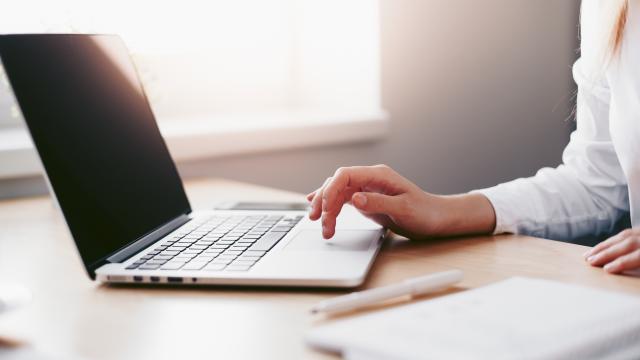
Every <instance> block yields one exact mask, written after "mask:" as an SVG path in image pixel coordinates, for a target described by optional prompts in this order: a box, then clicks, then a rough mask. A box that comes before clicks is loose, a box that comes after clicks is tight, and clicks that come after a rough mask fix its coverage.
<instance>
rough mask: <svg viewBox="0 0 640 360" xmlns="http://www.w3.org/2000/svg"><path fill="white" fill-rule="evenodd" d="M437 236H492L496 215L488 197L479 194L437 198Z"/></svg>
mask: <svg viewBox="0 0 640 360" xmlns="http://www.w3.org/2000/svg"><path fill="white" fill-rule="evenodd" d="M434 202H435V203H436V204H435V206H434V207H433V210H434V211H435V214H434V218H435V219H436V220H435V222H434V223H435V224H437V226H436V227H435V229H434V234H433V235H436V236H450V235H467V234H491V233H493V230H494V229H495V226H496V214H495V211H494V209H493V206H492V205H491V202H490V201H489V199H487V197H485V196H484V195H482V194H478V193H471V194H460V195H446V196H441V195H438V196H435V198H434Z"/></svg>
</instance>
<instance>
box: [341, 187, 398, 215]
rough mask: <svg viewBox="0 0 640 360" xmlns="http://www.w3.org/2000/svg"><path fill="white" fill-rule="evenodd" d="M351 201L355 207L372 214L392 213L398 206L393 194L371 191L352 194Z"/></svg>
mask: <svg viewBox="0 0 640 360" xmlns="http://www.w3.org/2000/svg"><path fill="white" fill-rule="evenodd" d="M351 203H352V204H353V205H354V206H355V207H356V209H358V210H360V211H363V212H366V213H372V214H386V215H393V214H394V213H395V212H396V210H397V208H398V201H397V199H395V197H394V196H389V195H383V194H378V193H371V192H358V193H355V194H353V197H352V198H351Z"/></svg>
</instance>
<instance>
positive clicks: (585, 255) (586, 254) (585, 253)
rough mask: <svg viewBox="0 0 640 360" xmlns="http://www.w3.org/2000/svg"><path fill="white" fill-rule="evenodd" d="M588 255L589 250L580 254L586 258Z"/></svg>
mask: <svg viewBox="0 0 640 360" xmlns="http://www.w3.org/2000/svg"><path fill="white" fill-rule="evenodd" d="M589 254H591V250H587V251H585V252H584V254H582V257H583V258H586V257H587V256H589Z"/></svg>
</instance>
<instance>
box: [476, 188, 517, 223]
mask: <svg viewBox="0 0 640 360" xmlns="http://www.w3.org/2000/svg"><path fill="white" fill-rule="evenodd" d="M469 193H470V194H482V195H484V196H485V197H486V198H487V199H489V202H490V203H491V205H492V206H493V210H494V211H495V213H496V227H495V229H494V230H493V234H494V235H496V234H504V233H511V234H516V233H517V227H516V222H517V219H516V217H515V211H513V209H511V201H509V198H510V196H509V194H506V193H505V191H504V189H501V186H500V185H498V186H494V187H490V188H486V189H479V190H473V191H471V192H469Z"/></svg>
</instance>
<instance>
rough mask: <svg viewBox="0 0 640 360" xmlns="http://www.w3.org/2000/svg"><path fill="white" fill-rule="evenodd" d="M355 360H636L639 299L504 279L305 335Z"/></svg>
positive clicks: (639, 339) (639, 333)
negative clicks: (603, 359)
mask: <svg viewBox="0 0 640 360" xmlns="http://www.w3.org/2000/svg"><path fill="white" fill-rule="evenodd" d="M307 341H308V343H309V344H310V345H311V346H314V347H318V348H323V349H326V350H332V351H339V352H342V353H343V354H344V355H345V357H348V358H349V357H350V358H353V359H354V360H355V359H360V358H367V357H368V358H375V359H567V358H570V359H590V358H598V359H602V358H609V359H638V358H640V298H639V297H634V296H630V295H624V294H619V293H613V292H607V291H602V290H597V289H592V288H586V287H581V286H576V285H567V284H563V283H559V282H554V281H548V280H539V279H529V278H511V279H508V280H505V281H501V282H499V283H495V284H493V285H489V286H486V287H482V288H478V289H474V290H468V291H465V292H462V293H458V294H453V295H449V296H445V297H442V298H438V299H433V300H426V301H422V302H419V303H415V304H410V305H406V306H400V307H397V308H392V309H388V310H384V311H380V312H377V313H373V314H370V315H365V316H360V317H355V318H352V319H346V320H339V321H335V322H332V323H329V324H327V325H323V326H319V327H316V328H314V329H312V330H311V331H310V332H309V334H308V336H307Z"/></svg>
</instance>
